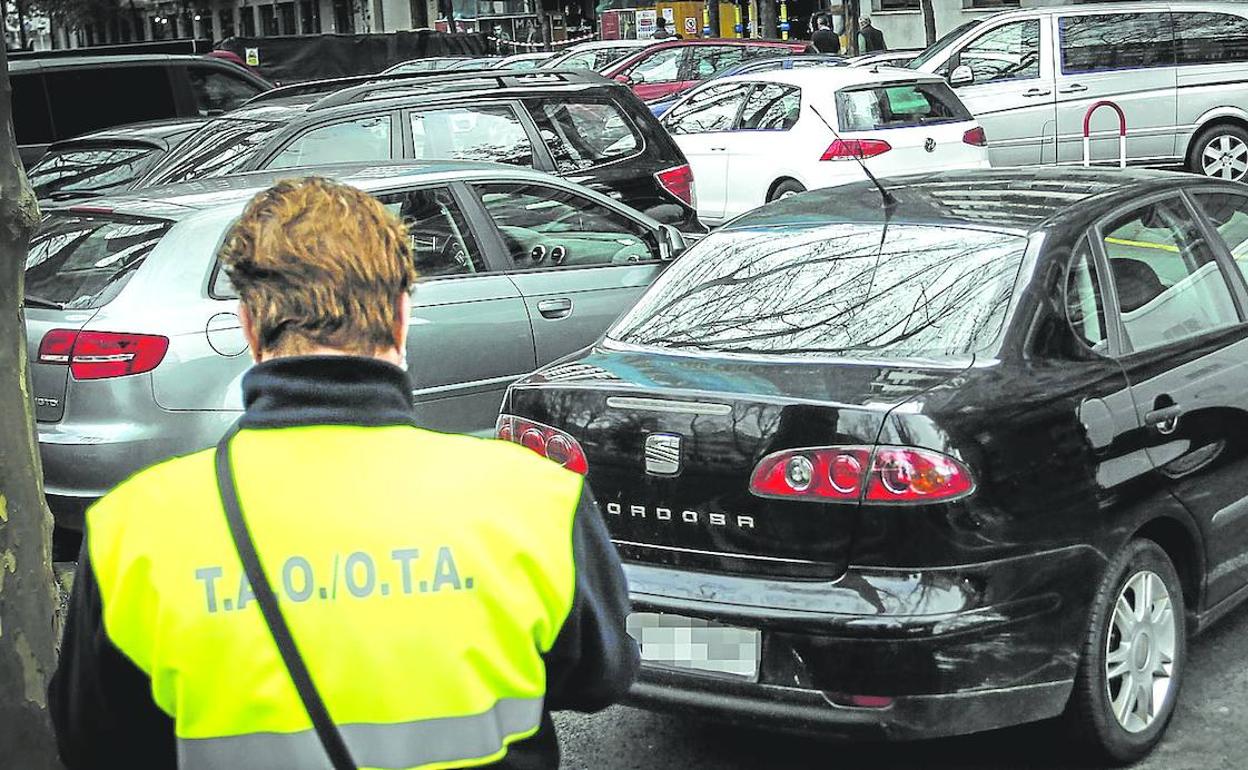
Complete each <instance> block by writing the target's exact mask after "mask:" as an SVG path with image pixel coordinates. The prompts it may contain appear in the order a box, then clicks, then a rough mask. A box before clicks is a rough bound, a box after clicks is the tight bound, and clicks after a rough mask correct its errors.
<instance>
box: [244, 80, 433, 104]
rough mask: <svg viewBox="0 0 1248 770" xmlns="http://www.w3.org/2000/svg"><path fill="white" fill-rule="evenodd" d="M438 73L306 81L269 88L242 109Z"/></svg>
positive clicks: (246, 102)
mask: <svg viewBox="0 0 1248 770" xmlns="http://www.w3.org/2000/svg"><path fill="white" fill-rule="evenodd" d="M440 74H445V73H440V72H395V73H392V74H388V75H383V74H381V73H380V72H378V73H376V74H373V75H351V76H349V77H344V78H326V79H325V80H308V81H305V82H303V83H292V84H290V85H288V86H278V87H277V88H271V89H269V90H268V91H265V92H263V93H259V94H256V95H255V96H253V97H251V98H250V99H248V100H247V101H245V102H243V105H242V106H244V107H250V106H251V105H253V104H260V103H262V102H270V101H273V100H274V99H284V98H286V97H288V96H303V95H305V94H323V93H330V92H333V91H337V90H339V89H341V88H350V87H351V86H356V85H361V84H363V83H376V82H379V81H388V80H419V79H421V78H427V77H430V76H431V75H440Z"/></svg>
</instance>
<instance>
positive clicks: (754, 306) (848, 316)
mask: <svg viewBox="0 0 1248 770" xmlns="http://www.w3.org/2000/svg"><path fill="white" fill-rule="evenodd" d="M1026 248H1027V240H1026V238H1024V237H1022V236H1019V235H1010V234H1004V233H996V232H985V231H981V230H971V229H964V228H950V227H939V226H933V225H897V224H894V225H891V226H887V227H886V230H885V231H884V232H881V226H880V225H878V224H860V223H845V224H830V225H823V226H816V227H806V228H801V229H788V228H783V229H782V228H774V227H763V228H757V229H750V230H736V231H734V230H727V231H720V232H717V233H713V234H711V235H710V236H708V237H707V238H706V239H704V240H703V241H702V242H701V243H699V244H698V245H697V246H695V247H694V248H693V249H691V250H690V251H689V252H688V253H687V254H685V255H684V256H682V257H681V258H680V259H678V260H676V261H675V262H674V263H673V264H672V265H671V266H670V267H669V268H668V269H667V270H666V271H665V272H664V273H663V275H662V276H661V277H660V278H659V280H658V281H656V282H655V283H654V285H653V286H652V287H651V288H650V289H649V290H648V291H647V292H646V293H645V294H644V295H643V296H642V298H641V299H640V300H639V301H638V303H637V304H636V305H635V306H634V307H633V309H632V310H630V311H629V312H628V313H627V314H625V315H624V317H623V318H621V319H620V321H619V322H618V323H617V324H616V325H615V326H614V327H613V328H612V329H611V331H610V332H608V337H609V338H610V339H613V340H616V341H619V342H623V343H626V344H631V345H640V346H645V347H657V348H667V349H672V350H684V351H699V352H702V351H705V352H717V353H743V354H755V355H759V354H761V355H766V356H771V355H775V356H798V357H818V356H827V357H836V358H871V359H879V358H886V359H887V358H914V357H920V358H931V359H941V358H957V359H961V358H966V357H968V356H970V355H972V354H974V353H976V352H979V351H983V350H987V349H989V348H991V347H993V346H994V344H995V343H996V340H997V338H998V336H999V335H1000V331H1001V328H1002V325H1003V322H1004V319H1005V315H1006V310H1007V308H1008V306H1009V303H1010V299H1011V297H1012V296H1013V293H1014V285H1015V282H1016V280H1017V278H1018V271H1019V266H1020V265H1021V264H1022V258H1023V254H1024V252H1025V250H1026Z"/></svg>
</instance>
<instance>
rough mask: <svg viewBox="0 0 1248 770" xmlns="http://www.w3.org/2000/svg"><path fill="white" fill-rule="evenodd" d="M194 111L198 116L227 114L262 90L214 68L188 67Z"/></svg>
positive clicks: (230, 73)
mask: <svg viewBox="0 0 1248 770" xmlns="http://www.w3.org/2000/svg"><path fill="white" fill-rule="evenodd" d="M187 74H188V75H189V76H190V79H191V92H192V93H193V94H194V95H195V109H196V110H198V111H199V114H200V115H214V114H217V113H221V112H228V111H230V110H232V109H234V108H236V107H238V106H239V105H241V104H242V103H243V102H245V101H247V100H248V99H250V98H251V97H253V96H255V95H256V94H258V93H260V92H261V91H262V90H263V89H261V88H260V86H257V85H256V84H254V83H251V82H249V81H247V80H245V79H243V78H241V77H239V76H238V75H236V74H234V73H232V72H229V71H226V70H222V69H218V68H216V67H195V66H192V67H188V68H187Z"/></svg>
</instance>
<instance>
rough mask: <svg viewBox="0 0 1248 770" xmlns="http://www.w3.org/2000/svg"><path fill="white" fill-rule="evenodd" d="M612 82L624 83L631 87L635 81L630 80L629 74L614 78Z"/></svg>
mask: <svg viewBox="0 0 1248 770" xmlns="http://www.w3.org/2000/svg"><path fill="white" fill-rule="evenodd" d="M612 80H614V81H615V82H617V83H623V84H624V85H626V86H631V85H632V84H633V79H632V78H630V77H629V76H628V75H627V73H625V74H620V75H616V76H615V77H614V78H612Z"/></svg>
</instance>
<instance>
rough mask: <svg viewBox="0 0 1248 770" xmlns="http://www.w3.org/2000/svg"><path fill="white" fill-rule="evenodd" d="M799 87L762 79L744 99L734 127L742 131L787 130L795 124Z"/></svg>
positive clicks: (798, 106) (798, 108)
mask: <svg viewBox="0 0 1248 770" xmlns="http://www.w3.org/2000/svg"><path fill="white" fill-rule="evenodd" d="M801 107H802V90H801V89H800V88H798V87H796V86H782V85H780V84H779V83H763V84H761V85H757V86H755V87H754V89H753V90H752V91H750V94H749V96H747V97H746V99H745V107H744V108H743V109H742V110H741V122H740V123H739V124H738V128H740V129H742V130H746V131H788V130H789V129H790V128H792V127H793V126H796V125H797V118H798V115H799V114H800V113H801Z"/></svg>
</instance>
